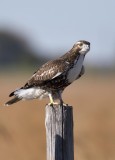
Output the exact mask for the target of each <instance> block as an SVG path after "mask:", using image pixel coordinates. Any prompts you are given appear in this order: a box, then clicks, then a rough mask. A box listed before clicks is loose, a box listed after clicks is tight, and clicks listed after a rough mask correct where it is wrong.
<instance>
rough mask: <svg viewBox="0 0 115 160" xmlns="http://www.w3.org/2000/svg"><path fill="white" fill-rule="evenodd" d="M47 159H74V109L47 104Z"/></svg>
mask: <svg viewBox="0 0 115 160" xmlns="http://www.w3.org/2000/svg"><path fill="white" fill-rule="evenodd" d="M45 124H46V140H47V160H74V144H73V109H72V107H71V106H68V105H67V106H60V105H54V106H53V107H52V106H50V105H47V106H46V119H45Z"/></svg>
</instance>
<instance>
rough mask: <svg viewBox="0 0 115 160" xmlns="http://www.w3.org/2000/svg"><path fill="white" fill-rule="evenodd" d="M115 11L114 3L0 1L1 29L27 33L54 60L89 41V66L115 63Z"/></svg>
mask: <svg viewBox="0 0 115 160" xmlns="http://www.w3.org/2000/svg"><path fill="white" fill-rule="evenodd" d="M114 8H115V1H114V0H106V1H104V0H95V1H93V0H80V1H77V0H58V1H55V0H48V1H45V0H10V1H8V0H0V28H3V27H6V28H10V30H12V31H13V30H15V31H16V32H18V33H21V34H24V35H25V36H26V37H27V39H28V41H29V42H30V43H31V44H32V45H33V46H34V47H35V48H36V50H37V49H38V47H39V46H40V47H41V49H42V50H43V51H45V53H46V55H47V53H48V56H51V57H56V56H57V55H56V53H58V52H59V53H60V54H61V51H62V54H63V52H66V51H68V50H69V49H70V48H71V47H72V45H73V44H74V43H75V42H76V41H77V40H81V39H84V40H88V41H90V42H91V51H90V53H89V54H88V55H87V60H86V61H87V63H90V64H96V65H101V64H106V65H110V64H111V63H112V62H115V55H114V54H115V53H114V52H115V9H114ZM47 50H48V52H47ZM49 51H50V54H49Z"/></svg>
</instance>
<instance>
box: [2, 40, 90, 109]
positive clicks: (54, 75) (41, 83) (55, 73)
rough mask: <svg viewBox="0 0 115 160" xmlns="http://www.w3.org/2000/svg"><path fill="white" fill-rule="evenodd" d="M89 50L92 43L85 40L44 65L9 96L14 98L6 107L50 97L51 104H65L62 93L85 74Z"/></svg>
mask: <svg viewBox="0 0 115 160" xmlns="http://www.w3.org/2000/svg"><path fill="white" fill-rule="evenodd" d="M89 50H90V42H88V41H85V40H80V41H78V42H76V43H75V44H74V45H73V47H72V49H71V50H70V51H68V52H67V53H66V54H64V55H63V56H61V57H60V58H58V59H56V60H52V61H49V62H47V63H45V64H43V65H42V66H41V67H40V68H39V69H38V70H37V71H36V72H35V73H34V74H33V76H32V77H31V78H30V79H29V80H28V81H27V83H26V84H25V85H24V86H23V87H21V88H20V89H17V90H15V91H14V92H12V93H11V94H10V95H9V97H12V96H14V97H13V99H11V100H10V101H8V102H7V103H5V105H6V106H9V105H11V104H13V103H16V102H18V101H20V100H29V99H36V98H39V99H42V98H45V97H49V99H50V104H55V102H56V101H55V100H59V102H60V104H63V100H62V96H61V95H62V92H63V91H64V89H65V88H66V87H67V86H68V85H70V84H71V83H72V82H74V81H75V80H77V79H79V78H80V77H81V76H82V75H83V74H84V71H85V70H84V66H83V61H84V58H85V55H86V53H87V52H88V51H89Z"/></svg>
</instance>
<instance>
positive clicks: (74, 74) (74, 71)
mask: <svg viewBox="0 0 115 160" xmlns="http://www.w3.org/2000/svg"><path fill="white" fill-rule="evenodd" d="M83 60H84V55H80V57H79V59H78V60H76V62H75V63H74V66H73V68H71V69H70V71H69V73H68V76H67V79H68V81H69V82H70V83H72V82H73V81H74V80H75V79H76V78H77V77H78V75H79V74H80V72H81V68H82V65H83Z"/></svg>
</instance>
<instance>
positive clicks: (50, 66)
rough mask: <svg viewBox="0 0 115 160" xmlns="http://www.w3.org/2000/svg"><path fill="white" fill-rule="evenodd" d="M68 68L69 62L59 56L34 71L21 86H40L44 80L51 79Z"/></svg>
mask: <svg viewBox="0 0 115 160" xmlns="http://www.w3.org/2000/svg"><path fill="white" fill-rule="evenodd" d="M68 69H69V64H68V63H66V62H65V61H64V60H63V59H61V58H60V59H57V60H54V61H49V62H47V63H45V64H44V65H42V66H41V67H40V68H39V70H38V71H37V72H35V74H34V75H33V76H32V77H31V78H30V79H29V80H28V82H27V83H26V84H25V86H24V87H23V88H29V87H32V86H41V85H43V84H44V83H45V82H46V81H49V80H52V79H54V78H56V77H58V76H60V75H61V74H63V73H64V72H66V71H68Z"/></svg>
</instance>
